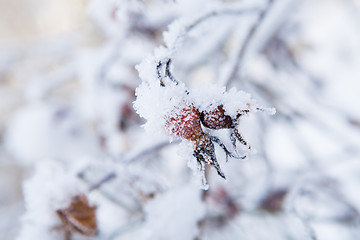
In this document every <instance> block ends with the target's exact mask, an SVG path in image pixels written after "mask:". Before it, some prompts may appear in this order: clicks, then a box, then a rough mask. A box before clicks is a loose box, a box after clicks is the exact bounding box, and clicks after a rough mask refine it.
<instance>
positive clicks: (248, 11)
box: [168, 6, 260, 52]
mask: <svg viewBox="0 0 360 240" xmlns="http://www.w3.org/2000/svg"><path fill="white" fill-rule="evenodd" d="M259 11H260V10H259V8H248V9H243V8H242V9H234V8H230V7H228V6H227V7H225V8H224V9H220V10H213V11H211V12H209V13H206V14H205V15H203V16H201V17H199V18H197V19H196V20H195V21H193V22H192V23H190V24H188V25H187V26H185V27H184V28H183V29H182V30H181V33H180V34H179V35H178V36H177V37H176V39H175V41H174V43H173V44H172V46H168V48H169V50H170V51H171V52H173V51H174V50H175V48H176V47H177V46H179V45H180V44H181V42H182V40H183V39H184V38H185V36H186V35H187V34H188V33H189V32H190V31H191V30H192V29H194V28H195V27H197V26H198V25H200V24H201V23H203V22H204V21H205V20H208V19H209V18H213V17H217V16H222V15H244V14H253V13H257V12H259Z"/></svg>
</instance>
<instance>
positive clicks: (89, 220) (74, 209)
mask: <svg viewBox="0 0 360 240" xmlns="http://www.w3.org/2000/svg"><path fill="white" fill-rule="evenodd" d="M95 210H96V207H95V206H90V205H89V202H88V200H87V198H86V196H85V195H77V196H75V197H73V199H72V200H71V203H70V206H68V207H67V208H65V209H59V210H57V211H56V213H57V215H58V216H59V218H60V219H61V222H62V223H63V226H64V227H65V229H66V230H67V231H69V232H71V233H75V232H76V233H79V234H81V235H84V236H95V235H96V233H97V223H96V214H95Z"/></svg>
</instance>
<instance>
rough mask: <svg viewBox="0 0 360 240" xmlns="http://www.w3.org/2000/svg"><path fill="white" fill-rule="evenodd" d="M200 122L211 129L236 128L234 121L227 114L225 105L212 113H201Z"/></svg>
mask: <svg viewBox="0 0 360 240" xmlns="http://www.w3.org/2000/svg"><path fill="white" fill-rule="evenodd" d="M200 120H201V122H202V124H203V125H204V126H205V127H207V128H210V129H223V128H234V122H233V119H232V118H231V117H230V116H229V115H226V114H225V110H224V106H223V105H219V106H217V108H215V109H214V110H211V111H204V112H201V114H200Z"/></svg>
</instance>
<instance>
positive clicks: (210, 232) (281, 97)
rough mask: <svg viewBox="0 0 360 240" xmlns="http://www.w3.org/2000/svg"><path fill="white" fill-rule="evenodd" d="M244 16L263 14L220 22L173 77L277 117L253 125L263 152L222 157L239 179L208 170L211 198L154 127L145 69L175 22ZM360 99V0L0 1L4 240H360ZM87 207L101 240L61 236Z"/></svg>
mask: <svg viewBox="0 0 360 240" xmlns="http://www.w3.org/2000/svg"><path fill="white" fill-rule="evenodd" d="M229 6H230V8H234V9H236V8H239V9H250V8H252V9H254V8H255V9H257V10H258V11H253V12H249V13H247V14H238V15H236V14H229V15H227V14H224V15H221V14H220V15H219V16H215V17H211V18H208V19H205V20H204V21H203V22H202V23H201V24H199V25H198V26H196V28H194V29H192V30H191V31H190V32H189V33H188V34H187V36H186V39H185V40H184V42H183V44H182V45H181V46H180V47H179V49H178V50H177V52H176V54H175V56H174V64H173V67H174V72H173V73H174V75H175V76H176V78H177V79H178V80H180V81H182V82H185V83H186V84H187V86H189V87H196V86H197V87H199V86H204V87H205V88H206V86H207V84H210V83H216V84H219V85H221V86H226V87H227V88H230V87H236V88H237V89H239V90H244V91H246V92H248V93H250V94H251V95H252V96H253V97H254V98H255V99H257V100H258V102H259V103H260V104H261V105H263V106H266V107H275V108H276V110H277V113H276V115H274V116H268V115H265V114H260V113H259V114H254V115H251V116H249V117H246V118H244V119H241V123H240V126H239V128H240V131H241V133H242V134H243V135H244V137H245V139H247V141H248V142H249V143H250V144H251V145H252V147H253V148H254V150H253V151H252V152H251V154H250V156H249V157H248V158H247V160H246V161H239V160H236V159H230V161H229V162H227V163H225V156H224V154H221V151H219V149H216V150H217V153H218V158H219V161H220V164H221V166H222V169H223V170H224V172H225V174H226V176H227V180H226V181H224V180H223V179H222V178H220V177H219V176H218V175H217V174H216V171H214V169H211V168H209V169H207V172H206V173H207V178H208V181H209V184H210V188H209V190H208V191H203V190H201V189H200V187H199V183H198V179H196V178H194V176H193V173H192V171H191V170H190V169H189V168H188V167H187V160H188V159H186V157H185V156H189V153H185V154H184V153H181V148H179V144H178V141H175V142H173V143H171V144H170V143H169V139H167V138H161V137H157V136H154V135H149V134H148V133H147V132H146V131H145V130H144V129H143V128H142V127H141V126H142V125H143V124H144V122H145V121H144V119H141V118H140V117H139V116H138V115H137V114H136V112H135V111H134V109H133V101H135V88H136V87H137V86H138V85H139V84H140V82H141V81H140V79H139V75H138V72H137V71H136V70H135V66H136V65H137V64H139V63H140V62H141V61H142V60H143V59H144V58H145V57H146V56H148V55H149V54H152V53H153V51H154V49H155V48H157V47H159V46H160V45H162V44H164V40H163V35H162V33H163V32H164V31H166V30H167V27H168V25H169V24H171V23H172V22H173V21H175V20H177V19H192V17H194V16H202V15H203V14H204V13H206V12H207V11H209V10H214V11H216V10H219V9H220V10H221V9H222V8H223V7H229ZM220 10H219V11H220ZM154 71H155V69H154ZM359 91H360V1H358V0H312V1H310V0H304V1H298V0H273V1H266V0H256V1H254V0H239V1H235V0H223V1H221V0H174V1H172V0H71V1H70V0H62V1H59V0H36V1H35V0H0V239H2V240H8V239H18V240H35V239H36V240H38V239H49V240H51V239H65V240H68V239H84V238H85V239H151V240H153V239H154V240H157V239H171V240H176V239H181V240H202V239H207V240H213V239H244V240H262V239H272V240H277V239H279V240H282V239H284V240H285V239H312V240H314V239H319V240H339V239H341V240H347V239H349V240H350V239H351V240H353V239H354V240H355V239H360V225H359V224H360V222H359V221H360V162H359V161H360V108H359V106H358V105H359V103H360V94H359ZM190 156H191V153H190ZM76 194H84V195H86V196H87V198H88V199H89V201H90V202H91V204H92V205H95V206H97V209H96V217H97V225H98V234H97V236H95V237H83V236H81V234H78V233H75V234H72V235H71V236H69V235H66V234H64V233H63V230H62V229H61V228H60V227H59V226H61V224H62V222H61V221H60V219H59V217H58V215H57V214H56V210H58V209H59V208H62V209H64V208H65V207H66V206H67V205H68V204H69V201H70V200H71V198H72V197H73V196H74V195H76Z"/></svg>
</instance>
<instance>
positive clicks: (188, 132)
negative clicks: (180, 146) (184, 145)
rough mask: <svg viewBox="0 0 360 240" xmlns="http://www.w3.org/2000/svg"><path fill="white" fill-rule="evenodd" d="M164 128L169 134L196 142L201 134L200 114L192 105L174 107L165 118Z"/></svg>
mask: <svg viewBox="0 0 360 240" xmlns="http://www.w3.org/2000/svg"><path fill="white" fill-rule="evenodd" d="M165 127H166V128H167V129H168V130H169V131H170V133H171V134H173V135H176V136H178V137H180V138H185V139H187V140H190V141H196V140H197V139H198V138H199V137H200V136H201V135H202V134H203V131H202V128H201V124H200V113H199V111H198V110H197V109H196V108H195V107H194V106H193V105H192V104H189V105H186V106H184V107H175V109H174V110H173V111H172V112H171V114H170V115H169V116H167V119H166V126H165Z"/></svg>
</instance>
